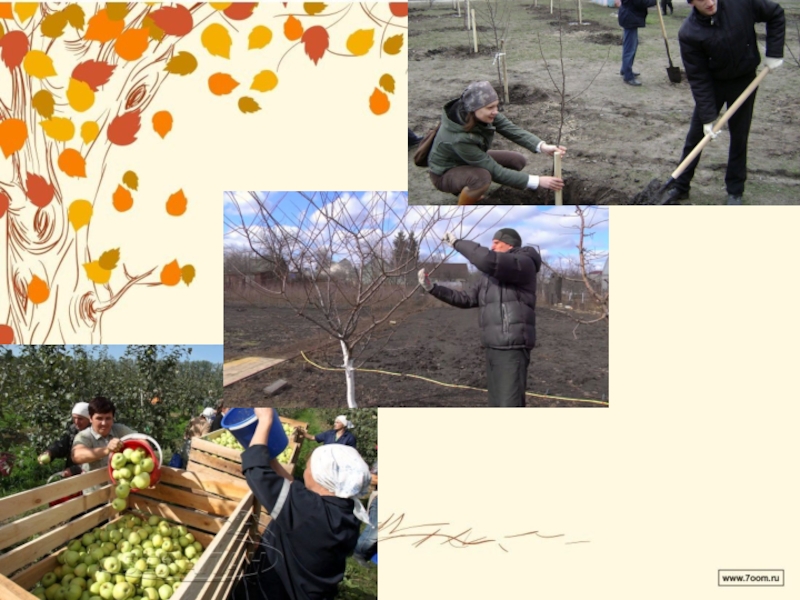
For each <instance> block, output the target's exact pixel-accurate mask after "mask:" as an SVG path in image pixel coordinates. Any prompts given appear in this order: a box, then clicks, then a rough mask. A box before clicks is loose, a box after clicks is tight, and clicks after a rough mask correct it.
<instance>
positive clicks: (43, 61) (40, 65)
mask: <svg viewBox="0 0 800 600" xmlns="http://www.w3.org/2000/svg"><path fill="white" fill-rule="evenodd" d="M22 68H23V70H24V71H25V72H26V73H27V74H28V75H30V76H31V77H36V78H38V79H47V78H48V77H52V76H53V75H57V73H56V69H55V67H54V66H53V59H52V58H50V57H49V56H47V54H45V53H44V52H42V51H41V50H29V51H28V53H27V54H26V55H25V58H23V59H22Z"/></svg>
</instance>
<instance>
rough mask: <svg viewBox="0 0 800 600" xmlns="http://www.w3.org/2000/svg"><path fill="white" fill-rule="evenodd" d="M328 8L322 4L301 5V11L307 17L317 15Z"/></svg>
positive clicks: (305, 3)
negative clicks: (304, 12)
mask: <svg viewBox="0 0 800 600" xmlns="http://www.w3.org/2000/svg"><path fill="white" fill-rule="evenodd" d="M326 8H328V5H327V4H325V3H324V2H304V3H303V10H304V11H306V14H307V15H317V14H319V13H321V12H322V11H323V10H325V9H326Z"/></svg>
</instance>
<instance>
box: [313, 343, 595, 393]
mask: <svg viewBox="0 0 800 600" xmlns="http://www.w3.org/2000/svg"><path fill="white" fill-rule="evenodd" d="M300 355H301V356H302V357H303V360H305V361H306V362H307V363H308V364H310V365H311V366H313V367H316V368H317V369H320V370H322V371H344V368H342V367H323V366H322V365H318V364H317V363H315V362H313V361H312V360H311V359H309V358H308V357H307V356H306V354H305V352H302V351H301V352H300ZM354 370H355V371H359V372H360V373H380V374H381V375H393V376H395V377H413V378H414V379H421V380H422V381H427V382H429V383H435V384H436V385H441V386H444V387H450V388H459V389H462V390H475V391H476V392H488V391H489V390H484V389H481V388H476V387H472V386H470V385H460V384H457V383H444V382H442V381H436V380H435V379H429V378H428V377H423V376H422V375H412V374H408V373H392V372H391V371H381V370H380V369H354ZM525 395H526V396H534V397H536V398H548V399H550V400H562V401H564V402H586V403H588V404H602V405H603V406H608V402H604V401H603V400H581V399H579V398H563V397H561V396H547V395H545V394H535V393H533V392H525Z"/></svg>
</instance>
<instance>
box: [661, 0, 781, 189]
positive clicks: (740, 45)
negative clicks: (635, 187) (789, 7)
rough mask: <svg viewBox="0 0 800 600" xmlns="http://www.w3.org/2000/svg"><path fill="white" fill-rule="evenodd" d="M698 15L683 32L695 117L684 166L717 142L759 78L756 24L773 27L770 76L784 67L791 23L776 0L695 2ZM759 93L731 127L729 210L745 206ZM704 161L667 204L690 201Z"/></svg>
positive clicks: (747, 102)
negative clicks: (720, 125)
mask: <svg viewBox="0 0 800 600" xmlns="http://www.w3.org/2000/svg"><path fill="white" fill-rule="evenodd" d="M689 4H691V5H692V12H691V14H690V15H689V17H688V18H687V19H686V20H685V21H684V22H683V25H681V28H680V31H678V41H679V42H680V46H681V58H682V59H683V66H684V69H685V70H686V78H687V79H688V80H689V85H690V87H691V88H692V96H693V97H694V102H695V106H694V112H693V113H692V120H691V122H690V124H689V133H687V134H686V142H685V143H684V146H683V153H682V154H681V161H683V159H684V158H686V157H687V156H688V155H689V153H690V152H691V151H692V150H694V147H695V146H696V145H697V144H698V143H699V142H700V140H702V139H703V138H704V137H705V136H706V135H709V134H710V135H711V136H712V138H714V137H716V136H717V135H718V134H715V133H713V128H714V121H715V120H716V119H717V117H718V116H719V112H720V110H722V107H723V105H726V104H727V106H728V108H730V106H731V104H733V103H734V102H735V101H736V99H737V98H738V97H739V96H740V95H741V93H742V92H743V91H744V90H745V88H747V86H748V85H750V82H751V81H753V79H755V77H756V67H757V66H758V65H759V63H760V62H761V54H760V53H759V50H758V45H757V43H756V31H755V24H756V23H766V24H767V49H766V57H765V58H764V64H765V65H766V66H767V67H769V68H770V70H774V69H777V68H778V67H780V66H781V65H782V64H783V45H784V36H785V30H786V17H785V16H784V13H783V8H781V6H780V5H779V4H776V3H774V2H771V1H770V0H737V1H735V2H734V1H732V0H731V1H727V0H726V1H723V2H718V1H717V0H691V1H690V2H689ZM756 91H757V90H754V91H753V93H752V94H750V96H749V97H748V98H747V100H745V101H744V103H743V104H742V105H741V106H740V107H739V109H738V110H737V111H736V112H735V113H734V114H733V116H731V118H730V120H729V121H728V130H729V131H730V136H731V137H730V146H729V148H728V168H727V170H726V172H725V189H726V190H727V192H728V198H727V204H729V205H739V204H741V203H742V195H743V194H744V184H745V181H746V180H747V138H748V137H749V135H750V122H751V120H752V118H753V106H754V105H755V101H756ZM699 162H700V156H699V155H698V156H697V158H695V159H694V160H693V161H692V162H691V163H690V164H689V166H688V167H687V168H686V170H684V172H683V173H682V174H681V175H680V176H679V177H678V178H677V179H676V180H675V185H674V187H673V188H672V189H670V190H669V191H668V192H667V197H666V201H667V203H668V204H669V203H673V204H674V203H675V202H676V201H677V200H685V199H688V198H689V189H690V187H691V182H692V178H693V177H694V171H695V169H696V168H697V164H698V163H699Z"/></svg>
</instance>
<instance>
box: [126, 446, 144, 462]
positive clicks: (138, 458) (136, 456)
mask: <svg viewBox="0 0 800 600" xmlns="http://www.w3.org/2000/svg"><path fill="white" fill-rule="evenodd" d="M142 458H144V452H142V451H141V449H137V450H136V451H135V452H133V454H131V457H130V459H129V460H130V462H132V463H133V464H135V465H138V464H139V463H140V462H142Z"/></svg>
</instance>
